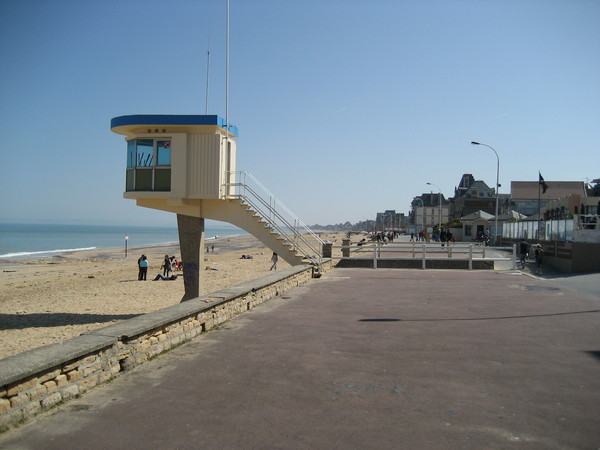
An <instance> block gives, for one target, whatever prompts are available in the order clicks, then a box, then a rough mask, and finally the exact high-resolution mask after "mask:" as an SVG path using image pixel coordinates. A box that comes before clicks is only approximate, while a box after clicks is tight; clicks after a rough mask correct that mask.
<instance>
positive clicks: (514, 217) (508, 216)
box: [498, 209, 527, 221]
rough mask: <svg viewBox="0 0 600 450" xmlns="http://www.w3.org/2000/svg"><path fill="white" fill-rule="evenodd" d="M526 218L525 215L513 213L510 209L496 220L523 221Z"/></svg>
mask: <svg viewBox="0 0 600 450" xmlns="http://www.w3.org/2000/svg"><path fill="white" fill-rule="evenodd" d="M526 218H527V216H526V215H525V214H521V213H520V212H517V211H514V210H512V209H511V210H509V211H506V212H505V213H504V214H499V215H498V220H504V221H515V220H523V219H526Z"/></svg>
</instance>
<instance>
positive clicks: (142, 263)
mask: <svg viewBox="0 0 600 450" xmlns="http://www.w3.org/2000/svg"><path fill="white" fill-rule="evenodd" d="M149 265H150V264H149V263H148V258H146V255H142V256H141V257H140V259H138V266H139V268H140V271H139V273H138V281H142V280H143V281H146V275H147V274H148V266H149Z"/></svg>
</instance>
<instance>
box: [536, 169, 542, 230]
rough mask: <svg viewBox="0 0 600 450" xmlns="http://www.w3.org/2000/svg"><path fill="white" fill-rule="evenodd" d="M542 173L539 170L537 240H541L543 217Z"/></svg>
mask: <svg viewBox="0 0 600 450" xmlns="http://www.w3.org/2000/svg"><path fill="white" fill-rule="evenodd" d="M541 179H542V172H540V171H539V170H538V223H537V234H538V235H537V238H538V240H539V239H540V218H541V216H542V183H541V182H540V180H541Z"/></svg>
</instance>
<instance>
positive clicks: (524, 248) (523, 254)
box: [519, 239, 529, 269]
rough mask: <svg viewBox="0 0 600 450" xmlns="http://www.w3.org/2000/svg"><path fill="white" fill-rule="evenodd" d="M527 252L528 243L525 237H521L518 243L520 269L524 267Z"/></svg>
mask: <svg viewBox="0 0 600 450" xmlns="http://www.w3.org/2000/svg"><path fill="white" fill-rule="evenodd" d="M528 252H529V244H528V243H527V242H526V241H525V239H521V243H520V244H519V261H520V262H521V269H524V268H525V260H526V259H527V253H528Z"/></svg>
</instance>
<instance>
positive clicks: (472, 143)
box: [471, 141, 481, 145]
mask: <svg viewBox="0 0 600 450" xmlns="http://www.w3.org/2000/svg"><path fill="white" fill-rule="evenodd" d="M471 145H481V144H480V143H479V142H475V141H471Z"/></svg>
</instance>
